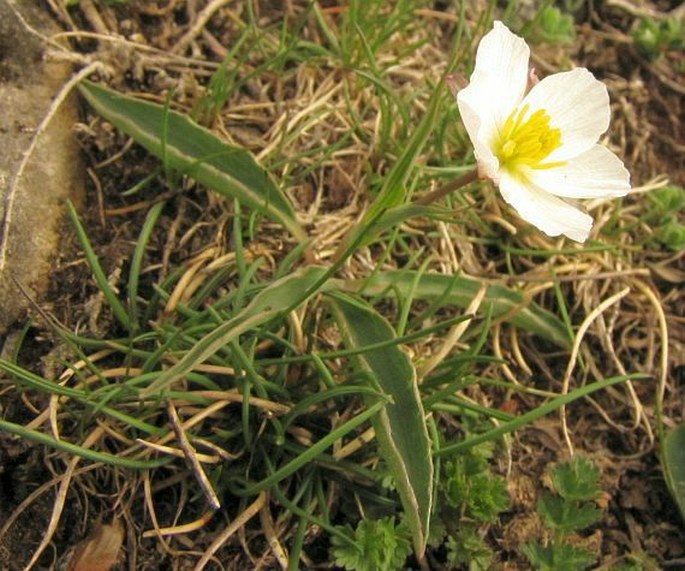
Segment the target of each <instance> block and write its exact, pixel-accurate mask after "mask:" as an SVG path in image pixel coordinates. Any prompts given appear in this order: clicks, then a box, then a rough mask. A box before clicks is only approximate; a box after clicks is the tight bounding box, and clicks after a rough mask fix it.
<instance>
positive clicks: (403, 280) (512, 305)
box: [343, 270, 571, 349]
mask: <svg viewBox="0 0 685 571" xmlns="http://www.w3.org/2000/svg"><path fill="white" fill-rule="evenodd" d="M481 285H482V282H481V281H478V280H475V279H471V278H466V277H463V276H448V275H442V274H421V275H418V274H417V272H415V271H411V270H395V271H387V272H377V273H376V274H374V275H373V276H372V277H371V278H370V279H368V280H351V281H347V282H345V284H344V285H343V288H344V289H345V290H346V291H355V292H359V293H362V294H365V295H381V294H383V293H384V292H387V293H388V294H389V295H395V293H394V292H396V293H397V294H399V295H401V296H407V295H409V294H410V293H411V295H412V296H413V297H414V298H416V299H424V300H434V299H441V300H442V303H443V304H454V305H456V306H458V307H464V308H465V307H468V305H469V304H470V303H471V301H472V300H473V298H474V297H475V296H476V294H477V293H478V290H479V289H480V287H481ZM481 310H482V311H483V312H485V313H487V312H488V311H492V317H493V318H498V317H503V318H505V319H506V320H507V321H510V322H511V323H513V324H514V325H516V326H517V327H520V328H521V329H525V330H526V331H530V332H531V333H535V334H537V335H539V336H541V337H544V338H545V339H549V340H550V341H552V342H553V343H555V344H556V345H558V346H560V347H563V348H565V349H567V348H569V347H570V346H571V338H570V336H569V332H568V330H567V329H566V327H565V326H564V324H563V322H562V321H561V320H560V319H559V318H558V317H556V316H555V315H554V314H552V313H550V312H549V311H546V310H544V309H542V308H541V307H540V306H539V305H537V304H536V303H533V302H532V301H528V300H526V298H525V296H524V295H523V294H522V293H520V292H517V291H515V290H512V289H509V288H506V287H504V286H501V285H498V284H491V285H489V286H488V291H487V292H486V294H485V299H484V300H483V303H482V304H481Z"/></svg>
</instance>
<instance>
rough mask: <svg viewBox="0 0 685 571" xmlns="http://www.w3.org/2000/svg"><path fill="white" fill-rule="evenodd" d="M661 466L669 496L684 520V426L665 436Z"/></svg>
mask: <svg viewBox="0 0 685 571" xmlns="http://www.w3.org/2000/svg"><path fill="white" fill-rule="evenodd" d="M661 464H662V466H663V469H664V472H665V473H666V482H667V483H668V487H669V488H670V489H671V494H672V495H673V497H674V499H675V501H676V503H677V504H678V508H680V513H681V515H682V516H683V518H684V519H685V424H682V425H680V426H678V427H676V428H674V429H673V430H671V431H670V432H669V433H668V434H667V435H666V438H665V440H664V445H663V458H662V460H661Z"/></svg>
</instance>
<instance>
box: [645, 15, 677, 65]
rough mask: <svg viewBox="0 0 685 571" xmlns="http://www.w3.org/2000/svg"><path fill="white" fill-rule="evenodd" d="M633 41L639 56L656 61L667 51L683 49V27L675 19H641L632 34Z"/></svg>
mask: <svg viewBox="0 0 685 571" xmlns="http://www.w3.org/2000/svg"><path fill="white" fill-rule="evenodd" d="M633 41H634V42H635V47H636V49H637V51H638V52H640V54H642V55H643V56H644V57H646V58H647V59H649V60H656V59H658V58H659V57H661V56H663V55H664V54H665V53H667V52H669V51H679V50H683V49H684V48H685V25H684V24H683V22H682V21H681V20H680V19H678V18H675V17H672V18H666V19H664V20H661V21H656V20H653V19H651V18H642V19H641V20H640V23H639V24H638V25H637V27H636V28H635V31H634V32H633Z"/></svg>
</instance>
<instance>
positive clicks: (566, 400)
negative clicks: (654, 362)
mask: <svg viewBox="0 0 685 571" xmlns="http://www.w3.org/2000/svg"><path fill="white" fill-rule="evenodd" d="M650 378H651V377H650V376H649V375H645V374H642V373H635V374H632V375H621V376H619V377H612V378H610V379H603V380H601V381H597V382H594V383H590V384H589V385H585V386H584V387H580V388H578V389H575V390H573V391H571V392H570V393H568V394H565V395H561V396H558V397H556V398H554V399H552V400H550V401H549V402H546V403H544V404H541V405H540V406H538V407H536V408H534V409H533V410H531V411H530V412H527V413H525V414H522V415H521V416H518V417H516V418H515V419H514V420H511V421H509V422H505V423H504V424H500V425H499V426H498V427H497V428H493V429H492V430H488V431H487V432H483V433H482V434H479V435H478V436H472V437H471V438H468V439H467V440H463V441H462V442H457V443H455V444H448V445H447V446H443V447H442V448H440V450H438V451H436V453H435V455H436V456H444V455H453V454H460V453H463V452H465V451H466V450H469V449H471V448H473V447H474V446H478V445H479V444H482V443H483V442H490V441H493V440H497V439H498V438H500V437H501V436H503V435H505V434H509V433H511V432H514V431H515V430H518V429H519V428H523V427H524V426H526V425H528V424H530V423H532V422H535V421H536V420H537V419H538V418H542V417H543V416H546V415H548V414H550V413H552V412H554V411H555V410H558V409H560V408H561V407H562V406H564V405H567V404H570V403H572V402H573V401H575V400H578V399H579V398H582V397H585V396H588V395H590V394H592V393H594V392H595V391H600V390H602V389H606V388H607V387H611V386H613V385H617V384H619V383H625V382H626V381H628V380H633V381H637V380H640V379H650Z"/></svg>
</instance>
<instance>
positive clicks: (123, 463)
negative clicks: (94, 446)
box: [0, 419, 174, 470]
mask: <svg viewBox="0 0 685 571" xmlns="http://www.w3.org/2000/svg"><path fill="white" fill-rule="evenodd" d="M0 432H7V433H9V434H15V435H16V436H19V437H21V438H23V439H24V440H30V441H31V442H37V443H39V444H43V445H44V446H49V447H50V448H54V449H55V450H61V451H62V452H67V453H68V454H73V455H74V456H79V457H81V458H85V459H86V460H91V461H93V462H101V463H102V464H109V465H111V466H119V467H120V468H130V469H132V470H149V469H150V468H155V467H157V466H164V465H165V464H169V463H170V462H173V460H174V458H172V457H165V458H159V459H155V460H140V459H136V458H126V457H124V456H118V455H115V454H108V453H107V452H98V451H97V450H91V449H90V448H84V447H83V446H79V445H78V444H72V443H71V442H67V441H66V440H57V439H56V438H53V437H52V436H50V435H49V434H44V433H42V432H38V431H36V430H31V429H29V428H26V427H25V426H21V425H20V424H15V423H13V422H9V421H7V420H2V419H0Z"/></svg>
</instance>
